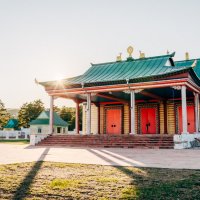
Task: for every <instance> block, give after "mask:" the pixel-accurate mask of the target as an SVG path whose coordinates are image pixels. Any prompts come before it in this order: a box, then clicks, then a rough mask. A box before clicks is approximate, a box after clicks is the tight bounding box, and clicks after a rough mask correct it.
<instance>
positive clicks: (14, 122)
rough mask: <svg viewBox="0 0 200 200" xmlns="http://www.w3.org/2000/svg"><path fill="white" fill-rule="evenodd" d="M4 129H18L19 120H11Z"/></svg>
mask: <svg viewBox="0 0 200 200" xmlns="http://www.w3.org/2000/svg"><path fill="white" fill-rule="evenodd" d="M4 128H14V129H15V128H18V120H17V119H10V120H9V121H8V122H7V124H6V125H5V126H4Z"/></svg>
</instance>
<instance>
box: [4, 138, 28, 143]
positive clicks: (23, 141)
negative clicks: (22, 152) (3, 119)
mask: <svg viewBox="0 0 200 200" xmlns="http://www.w3.org/2000/svg"><path fill="white" fill-rule="evenodd" d="M0 143H6V144H29V143H30V140H29V139H18V140H15V139H12V140H6V139H5V140H2V139H0Z"/></svg>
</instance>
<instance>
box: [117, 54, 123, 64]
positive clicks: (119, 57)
mask: <svg viewBox="0 0 200 200" xmlns="http://www.w3.org/2000/svg"><path fill="white" fill-rule="evenodd" d="M117 61H118V62H119V61H122V53H119V56H117Z"/></svg>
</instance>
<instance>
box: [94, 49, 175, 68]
mask: <svg viewBox="0 0 200 200" xmlns="http://www.w3.org/2000/svg"><path fill="white" fill-rule="evenodd" d="M175 54H176V52H175V51H174V52H173V53H171V54H163V55H160V56H150V57H144V58H143V60H148V59H156V58H161V57H171V58H172V57H174V56H175ZM138 60H141V58H136V59H133V58H132V59H131V61H133V62H134V61H138ZM129 61H130V60H129ZM121 62H127V60H122V61H121ZM114 63H116V61H111V62H103V63H93V64H92V66H97V65H105V64H114Z"/></svg>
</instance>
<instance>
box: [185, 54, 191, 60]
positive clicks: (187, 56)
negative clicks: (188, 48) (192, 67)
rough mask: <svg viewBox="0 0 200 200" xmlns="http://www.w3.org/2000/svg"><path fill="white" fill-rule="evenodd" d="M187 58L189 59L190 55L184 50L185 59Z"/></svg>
mask: <svg viewBox="0 0 200 200" xmlns="http://www.w3.org/2000/svg"><path fill="white" fill-rule="evenodd" d="M189 59H190V57H189V53H188V52H186V53H185V60H189Z"/></svg>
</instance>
